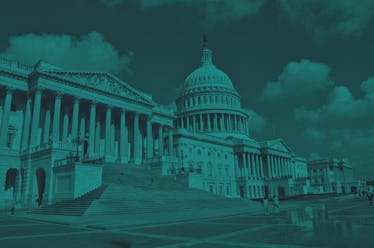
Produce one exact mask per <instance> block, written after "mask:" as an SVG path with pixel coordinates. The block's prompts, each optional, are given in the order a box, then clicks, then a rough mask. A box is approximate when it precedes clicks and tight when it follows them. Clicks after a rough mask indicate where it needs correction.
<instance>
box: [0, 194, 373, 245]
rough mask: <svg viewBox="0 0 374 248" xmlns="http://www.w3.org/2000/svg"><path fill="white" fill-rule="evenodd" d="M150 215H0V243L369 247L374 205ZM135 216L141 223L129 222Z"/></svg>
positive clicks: (290, 205) (356, 202)
mask: <svg viewBox="0 0 374 248" xmlns="http://www.w3.org/2000/svg"><path fill="white" fill-rule="evenodd" d="M213 212H214V211H213ZM153 216H154V217H153V219H152V218H150V216H148V219H147V217H146V216H132V218H130V216H101V217H100V218H98V217H97V223H95V218H93V219H91V220H90V221H88V220H84V221H82V219H80V218H81V217H76V218H71V217H61V216H60V217H59V218H53V216H52V217H51V216H48V218H47V217H46V216H43V215H38V216H27V215H26V214H21V213H16V215H15V216H9V215H8V216H0V247H5V248H7V247H11V248H13V247H14V248H17V247H27V246H29V247H39V248H43V247H54V248H59V247H69V248H75V247H79V248H81V247H103V248H106V247H108V248H110V247H111V248H116V247H117V248H125V247H131V248H133V247H141V248H147V247H159V248H177V247H179V248H181V247H193V248H210V247H214V248H221V247H225V248H236V247H374V206H369V205H368V202H367V200H365V199H364V198H360V199H356V198H354V197H352V196H347V197H335V198H328V199H321V200H316V199H313V200H311V201H308V200H302V201H300V200H292V201H284V202H281V208H280V211H276V210H275V209H271V212H270V214H269V215H265V214H264V212H263V211H262V210H260V209H258V210H251V211H248V210H244V211H243V212H241V213H230V214H227V213H216V214H214V215H207V213H204V212H201V213H200V215H196V213H195V215H191V216H188V215H186V214H185V213H184V216H182V213H179V214H178V213H177V212H176V213H170V214H169V215H168V216H164V217H165V218H164V219H162V216H161V215H158V214H156V213H155V214H153ZM105 218H107V221H105ZM137 218H143V221H138V222H136V221H129V220H131V219H132V220H136V219H137ZM62 220H64V221H62ZM127 220H128V221H127ZM157 220H158V221H157ZM95 224H96V225H95Z"/></svg>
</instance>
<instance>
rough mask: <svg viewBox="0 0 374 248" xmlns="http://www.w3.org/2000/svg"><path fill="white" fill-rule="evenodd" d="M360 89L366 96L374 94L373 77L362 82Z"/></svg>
mask: <svg viewBox="0 0 374 248" xmlns="http://www.w3.org/2000/svg"><path fill="white" fill-rule="evenodd" d="M360 88H361V90H362V91H363V92H365V93H367V94H372V93H374V77H370V78H368V79H367V80H366V81H364V82H362V84H361V85H360Z"/></svg>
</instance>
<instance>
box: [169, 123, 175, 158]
mask: <svg viewBox="0 0 374 248" xmlns="http://www.w3.org/2000/svg"><path fill="white" fill-rule="evenodd" d="M168 147H169V156H173V149H174V142H173V128H172V127H171V126H170V127H169V145H168Z"/></svg>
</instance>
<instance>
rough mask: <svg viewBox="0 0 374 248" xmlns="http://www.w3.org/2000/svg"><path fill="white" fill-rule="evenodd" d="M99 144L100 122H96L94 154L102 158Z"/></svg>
mask: <svg viewBox="0 0 374 248" xmlns="http://www.w3.org/2000/svg"><path fill="white" fill-rule="evenodd" d="M100 142H101V123H100V121H97V122H96V131H95V154H96V155H97V156H98V157H100V156H102V155H103V154H102V151H101V147H100Z"/></svg>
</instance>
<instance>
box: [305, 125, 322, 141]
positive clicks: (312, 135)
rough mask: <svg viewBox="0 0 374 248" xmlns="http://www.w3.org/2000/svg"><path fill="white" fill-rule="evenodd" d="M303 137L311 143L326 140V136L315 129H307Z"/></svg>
mask: <svg viewBox="0 0 374 248" xmlns="http://www.w3.org/2000/svg"><path fill="white" fill-rule="evenodd" d="M304 137H305V138H307V139H308V140H309V141H312V142H313V143H322V142H324V141H325V139H326V134H325V133H324V132H323V131H322V130H319V129H317V128H313V127H308V128H307V129H305V132H304Z"/></svg>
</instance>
